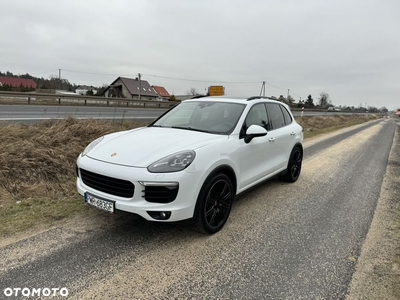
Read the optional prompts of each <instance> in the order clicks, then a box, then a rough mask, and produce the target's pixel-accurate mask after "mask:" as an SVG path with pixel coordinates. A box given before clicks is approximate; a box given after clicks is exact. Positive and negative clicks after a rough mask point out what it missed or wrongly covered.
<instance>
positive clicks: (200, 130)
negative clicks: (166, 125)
mask: <svg viewBox="0 0 400 300" xmlns="http://www.w3.org/2000/svg"><path fill="white" fill-rule="evenodd" d="M171 128H174V129H185V130H192V131H199V132H205V133H210V132H209V131H207V130H203V129H197V128H193V127H190V126H189V127H182V126H171Z"/></svg>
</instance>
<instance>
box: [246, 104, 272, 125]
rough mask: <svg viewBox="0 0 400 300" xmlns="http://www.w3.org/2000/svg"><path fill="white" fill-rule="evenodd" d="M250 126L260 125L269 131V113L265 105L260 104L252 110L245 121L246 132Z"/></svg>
mask: <svg viewBox="0 0 400 300" xmlns="http://www.w3.org/2000/svg"><path fill="white" fill-rule="evenodd" d="M250 125H259V126H261V127H264V128H265V129H266V130H269V129H270V128H269V122H268V116H267V111H266V110H265V105H264V104H263V103H259V104H256V105H254V106H253V107H252V108H250V110H249V113H248V114H247V117H246V120H245V130H247V128H249V127H250Z"/></svg>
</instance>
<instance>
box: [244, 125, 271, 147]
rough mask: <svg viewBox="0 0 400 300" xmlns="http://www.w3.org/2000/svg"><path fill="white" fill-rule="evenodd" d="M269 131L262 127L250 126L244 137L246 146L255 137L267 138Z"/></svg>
mask: <svg viewBox="0 0 400 300" xmlns="http://www.w3.org/2000/svg"><path fill="white" fill-rule="evenodd" d="M267 133H268V131H267V130H266V129H265V128H264V127H261V126H260V125H250V127H249V128H247V130H246V136H245V137H244V142H245V143H246V144H248V143H250V142H251V140H252V139H253V138H255V137H259V136H266V135H267Z"/></svg>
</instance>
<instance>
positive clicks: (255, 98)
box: [182, 96, 284, 104]
mask: <svg viewBox="0 0 400 300" xmlns="http://www.w3.org/2000/svg"><path fill="white" fill-rule="evenodd" d="M266 100H267V101H268V102H275V103H280V104H284V103H282V102H280V101H277V100H276V99H272V98H269V97H263V96H252V97H249V98H244V97H229V96H194V97H193V98H191V99H187V100H184V101H182V102H186V101H196V102H197V101H221V102H225V101H226V102H234V103H242V104H248V103H249V102H250V101H255V102H265V101H266Z"/></svg>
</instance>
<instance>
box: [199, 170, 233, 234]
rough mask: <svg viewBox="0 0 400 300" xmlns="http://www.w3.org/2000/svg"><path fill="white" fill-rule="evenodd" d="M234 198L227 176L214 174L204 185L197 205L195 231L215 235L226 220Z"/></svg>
mask: <svg viewBox="0 0 400 300" xmlns="http://www.w3.org/2000/svg"><path fill="white" fill-rule="evenodd" d="M233 198H234V192H233V186H232V183H231V180H230V179H229V177H228V176H226V175H225V174H223V173H219V174H216V175H215V176H213V177H212V178H211V179H210V180H207V181H206V183H205V184H204V186H203V188H202V190H201V192H200V195H199V198H198V203H197V209H196V215H195V216H194V217H195V223H194V226H195V228H196V230H198V231H201V232H204V233H216V232H218V231H219V230H221V228H222V227H223V226H224V225H225V223H226V221H227V220H228V217H229V214H230V211H231V208H232V202H233Z"/></svg>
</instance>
